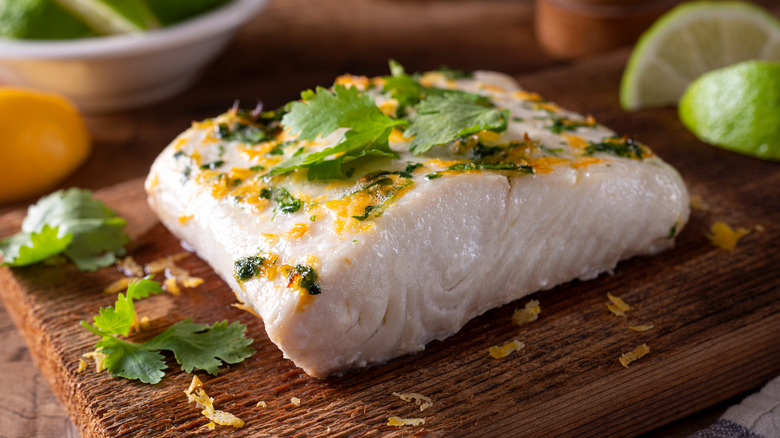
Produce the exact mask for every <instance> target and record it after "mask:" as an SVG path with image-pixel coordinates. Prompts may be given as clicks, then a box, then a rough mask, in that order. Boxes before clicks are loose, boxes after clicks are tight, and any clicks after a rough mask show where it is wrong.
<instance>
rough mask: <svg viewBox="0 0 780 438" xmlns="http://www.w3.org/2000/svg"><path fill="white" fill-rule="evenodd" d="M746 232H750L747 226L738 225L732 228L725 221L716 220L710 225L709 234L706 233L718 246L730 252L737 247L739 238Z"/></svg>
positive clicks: (746, 233)
mask: <svg viewBox="0 0 780 438" xmlns="http://www.w3.org/2000/svg"><path fill="white" fill-rule="evenodd" d="M748 234H750V230H749V229H747V228H744V227H739V228H737V229H736V230H734V229H732V228H731V227H730V226H728V224H726V223H725V222H722V221H716V222H715V223H714V224H712V227H710V234H707V238H708V239H710V241H711V242H712V244H713V245H715V246H717V247H718V248H721V249H725V250H726V251H729V252H731V251H734V248H736V247H737V242H738V241H739V239H741V238H742V237H744V236H746V235H748Z"/></svg>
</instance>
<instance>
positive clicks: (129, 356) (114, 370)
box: [81, 276, 255, 384]
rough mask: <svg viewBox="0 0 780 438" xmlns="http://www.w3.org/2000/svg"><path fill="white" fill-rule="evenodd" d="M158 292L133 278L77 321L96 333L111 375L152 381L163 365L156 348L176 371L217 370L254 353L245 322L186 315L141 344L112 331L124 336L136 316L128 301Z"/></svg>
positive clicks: (157, 285) (147, 282) (148, 280)
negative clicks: (88, 317) (203, 320)
mask: <svg viewBox="0 0 780 438" xmlns="http://www.w3.org/2000/svg"><path fill="white" fill-rule="evenodd" d="M160 292H162V288H161V287H160V283H157V282H156V281H153V280H151V276H150V277H146V278H145V279H143V280H135V281H133V282H132V283H130V285H129V286H128V288H127V295H123V294H121V293H120V294H119V296H118V298H117V301H116V304H114V306H109V307H106V308H101V309H100V313H99V314H98V315H97V316H95V317H94V318H93V322H92V324H90V323H87V322H86V321H81V326H82V327H84V328H85V329H87V330H89V331H90V332H92V333H93V334H95V335H97V336H99V337H100V338H101V340H100V341H98V343H97V344H96V345H95V347H96V348H97V349H99V350H100V352H101V353H103V354H106V355H107V356H106V358H105V362H104V363H105V366H106V368H108V371H109V372H110V373H111V375H112V376H118V377H124V378H126V379H131V380H140V381H142V382H144V383H151V384H154V383H158V382H159V381H160V380H161V379H162V378H163V377H164V376H165V373H164V372H163V371H162V370H164V369H166V368H167V367H168V366H167V365H166V364H165V356H163V355H162V354H161V353H160V352H161V351H163V350H168V351H171V352H173V354H174V357H175V358H176V361H177V362H178V363H179V364H180V365H181V368H182V370H184V371H185V372H188V373H191V372H192V371H193V370H194V369H202V370H205V371H206V372H208V373H210V374H212V375H217V374H218V373H219V367H220V365H222V364H223V362H224V363H230V364H235V363H239V362H241V361H243V360H244V359H246V358H248V357H250V356H251V355H253V354H254V353H255V350H254V349H252V348H251V347H249V345H250V344H251V343H252V339H250V338H247V337H246V336H244V333H245V332H246V326H245V325H243V324H241V323H238V322H235V323H233V324H231V325H228V323H227V321H223V322H217V323H215V324H214V325H212V326H208V325H205V324H197V323H193V322H192V320H191V319H186V320H184V321H180V322H177V323H175V324H173V325H172V326H171V327H170V328H169V329H168V330H166V331H164V332H162V333H160V334H159V335H157V336H156V337H155V338H154V339H152V340H151V341H148V342H144V343H134V342H129V341H125V340H123V339H120V338H119V337H117V335H122V336H128V334H129V333H130V329H131V327H132V326H133V322H134V321H136V320H137V315H136V312H135V306H134V304H133V301H134V300H139V299H141V298H146V297H148V296H149V295H153V294H157V293H160Z"/></svg>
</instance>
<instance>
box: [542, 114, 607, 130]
mask: <svg viewBox="0 0 780 438" xmlns="http://www.w3.org/2000/svg"><path fill="white" fill-rule="evenodd" d="M594 126H596V123H595V122H593V121H590V120H585V121H579V120H570V119H566V118H562V117H556V118H554V119H553V123H552V125H550V126H545V129H548V130H550V131H551V132H553V133H555V134H560V133H562V132H563V131H576V130H577V128H580V127H585V128H593V127H594Z"/></svg>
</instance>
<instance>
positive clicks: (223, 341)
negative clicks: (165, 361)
mask: <svg viewBox="0 0 780 438" xmlns="http://www.w3.org/2000/svg"><path fill="white" fill-rule="evenodd" d="M244 332H246V326H245V325H244V324H241V323H239V322H234V323H233V324H230V325H228V322H227V321H222V322H216V323H214V325H213V326H208V325H205V324H198V323H194V322H192V320H191V319H185V320H184V321H179V322H177V323H176V324H174V325H172V326H171V327H170V328H169V329H168V330H166V331H164V332H162V333H160V335H158V336H157V337H156V338H154V339H153V340H151V341H149V342H147V343H146V344H145V345H146V348H149V349H153V350H170V351H172V352H173V354H174V356H175V357H176V361H177V362H178V363H179V364H180V365H181V368H182V369H183V370H184V371H186V372H188V373H191V372H192V370H193V369H196V368H198V369H202V370H205V371H206V372H208V373H209V374H212V375H217V374H218V373H219V366H220V365H222V362H225V363H231V364H233V363H239V362H241V361H242V360H244V359H246V358H248V357H250V356H252V355H253V354H254V353H255V350H254V349H252V348H251V347H249V345H250V344H251V343H252V339H249V338H246V337H244ZM220 360H221V361H220Z"/></svg>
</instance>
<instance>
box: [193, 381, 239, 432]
mask: <svg viewBox="0 0 780 438" xmlns="http://www.w3.org/2000/svg"><path fill="white" fill-rule="evenodd" d="M184 394H186V395H187V398H188V399H189V401H190V402H195V404H196V405H197V406H198V407H199V408H202V409H203V410H202V411H201V414H203V416H205V417H206V418H208V419H209V420H211V423H209V424H206V427H208V428H209V429H210V430H213V429H214V427H215V426H214V423H216V424H219V425H221V426H233V427H235V428H236V429H240V428H242V427H244V421H243V420H242V419H240V418H238V417H236V416H235V415H233V414H231V413H230V412H225V411H219V410H216V409H214V399H213V398H211V397H209V396H208V395H207V394H206V391H204V390H203V382H201V381H200V379H198V376H192V382H191V383H190V387H189V388H187V390H186V391H184Z"/></svg>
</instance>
